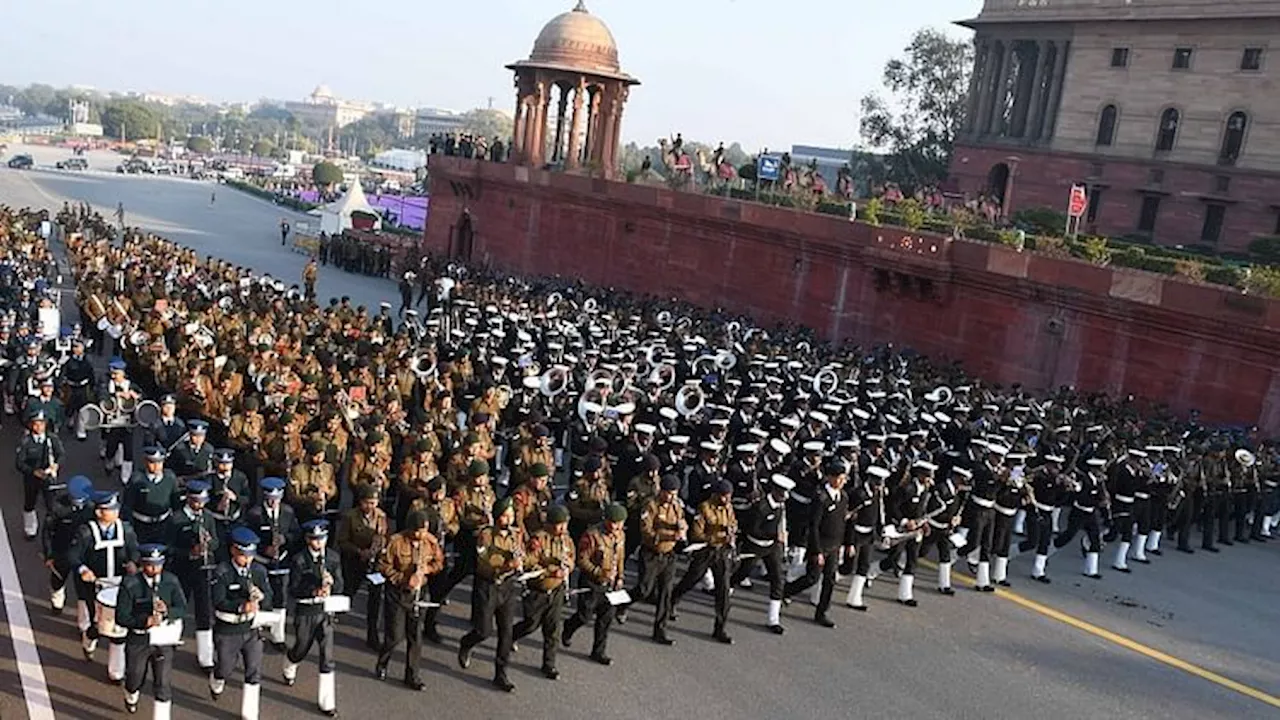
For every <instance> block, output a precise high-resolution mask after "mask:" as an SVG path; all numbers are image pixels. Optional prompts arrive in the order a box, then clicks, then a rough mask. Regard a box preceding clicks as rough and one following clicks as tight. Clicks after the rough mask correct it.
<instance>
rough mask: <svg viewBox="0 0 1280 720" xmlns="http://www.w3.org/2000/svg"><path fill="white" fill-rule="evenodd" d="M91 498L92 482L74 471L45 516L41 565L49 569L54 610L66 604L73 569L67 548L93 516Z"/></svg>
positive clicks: (50, 601)
mask: <svg viewBox="0 0 1280 720" xmlns="http://www.w3.org/2000/svg"><path fill="white" fill-rule="evenodd" d="M92 499H93V482H92V481H90V480H89V478H88V477H86V476H84V475H76V476H75V477H73V478H71V479H70V480H68V481H67V489H66V490H65V491H63V492H60V493H58V494H57V495H56V496H55V497H54V500H53V506H52V507H51V508H50V509H49V516H48V517H47V518H46V519H45V524H44V533H43V534H42V538H43V543H44V547H43V548H42V551H43V552H42V555H43V557H44V566H45V567H46V568H48V569H49V588H50V594H49V604H50V606H51V607H52V608H53V611H54V612H55V613H61V612H62V608H63V607H65V606H66V602H67V582H68V581H69V580H70V579H71V570H72V567H71V566H70V565H69V564H68V561H67V551H68V550H70V549H71V543H72V541H74V540H75V536H76V532H77V531H78V530H79V529H80V526H81V525H84V524H85V523H87V522H89V521H90V520H92V519H93V503H92V502H90V501H91V500H92Z"/></svg>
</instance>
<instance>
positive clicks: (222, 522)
mask: <svg viewBox="0 0 1280 720" xmlns="http://www.w3.org/2000/svg"><path fill="white" fill-rule="evenodd" d="M213 462H214V466H213V472H211V473H209V475H207V476H206V477H205V478H204V479H205V481H207V482H208V483H209V505H208V511H209V514H210V515H213V519H214V520H217V521H218V537H226V536H227V534H228V533H230V532H231V526H232V525H233V524H235V523H237V522H239V520H240V515H241V514H242V513H243V511H244V507H245V506H246V505H247V504H249V501H250V497H251V496H250V495H249V478H248V477H245V474H244V472H242V471H241V470H239V469H237V468H236V453H235V451H234V450H232V449H230V448H224V449H221V450H218V451H216V452H215V453H214V454H213Z"/></svg>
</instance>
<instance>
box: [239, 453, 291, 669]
mask: <svg viewBox="0 0 1280 720" xmlns="http://www.w3.org/2000/svg"><path fill="white" fill-rule="evenodd" d="M258 486H259V488H260V490H261V495H262V500H261V502H259V503H258V504H257V505H254V506H253V507H251V508H249V509H248V510H247V511H246V512H245V514H244V524H245V526H246V527H248V528H249V529H251V530H253V531H254V532H255V533H257V534H258V537H259V538H261V542H260V543H259V545H258V557H259V558H261V559H262V560H263V561H264V562H265V567H266V568H267V576H268V577H269V578H270V579H271V591H272V594H273V595H274V596H275V599H276V607H278V608H280V609H282V610H283V609H284V608H285V607H286V602H287V601H288V597H289V593H288V589H289V572H290V571H289V563H288V559H289V553H290V552H292V551H293V550H294V549H296V548H297V547H298V545H299V544H300V541H301V537H302V528H301V527H300V526H299V525H298V516H297V515H296V514H295V513H294V510H293V506H291V505H289V504H288V503H286V502H284V488H285V482H284V480H283V479H281V478H277V477H266V478H262V481H261V482H259V483H258ZM284 631H285V626H284V623H283V622H282V623H280V624H278V625H276V626H275V627H274V628H272V633H271V642H272V644H273V645H275V646H276V648H277V649H279V650H283V645H284V639H285V633H284Z"/></svg>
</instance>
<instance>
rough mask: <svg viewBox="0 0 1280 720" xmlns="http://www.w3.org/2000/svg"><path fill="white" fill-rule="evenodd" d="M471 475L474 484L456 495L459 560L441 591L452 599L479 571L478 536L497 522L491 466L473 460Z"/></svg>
mask: <svg viewBox="0 0 1280 720" xmlns="http://www.w3.org/2000/svg"><path fill="white" fill-rule="evenodd" d="M467 475H468V476H469V478H470V483H469V484H468V485H467V486H466V487H464V488H461V489H460V490H458V491H457V492H456V493H454V502H455V503H456V504H457V506H458V516H459V521H460V527H459V529H458V536H457V539H456V540H455V541H454V547H455V548H456V549H457V551H458V559H457V562H455V563H454V565H453V569H451V570H450V571H449V575H448V578H447V579H446V581H445V584H444V586H443V587H441V589H440V591H441V597H442V598H445V597H448V595H449V593H450V592H451V591H452V590H453V588H455V587H457V585H458V583H460V582H462V581H463V580H464V579H465V578H466V577H467V576H468V575H471V574H473V573H474V572H475V570H476V561H477V552H478V546H477V544H476V540H477V536H478V533H479V532H480V530H481V529H482V528H485V527H487V526H488V525H489V524H491V523H492V521H493V504H494V503H495V502H496V501H497V499H496V497H495V495H494V492H493V488H491V487H489V463H487V462H485V461H484V460H472V461H471V466H470V467H469V468H467ZM433 619H434V618H433Z"/></svg>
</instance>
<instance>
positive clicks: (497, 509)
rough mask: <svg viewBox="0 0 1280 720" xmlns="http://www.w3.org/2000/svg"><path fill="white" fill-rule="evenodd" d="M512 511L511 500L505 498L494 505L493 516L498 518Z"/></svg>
mask: <svg viewBox="0 0 1280 720" xmlns="http://www.w3.org/2000/svg"><path fill="white" fill-rule="evenodd" d="M510 509H511V498H510V497H504V498H502V499H500V500H498V501H497V502H495V503H494V504H493V515H494V517H497V516H498V515H501V514H502V513H504V512H506V511H508V510H510Z"/></svg>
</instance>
